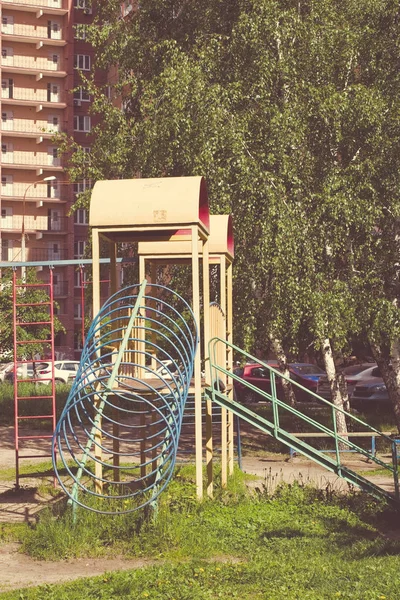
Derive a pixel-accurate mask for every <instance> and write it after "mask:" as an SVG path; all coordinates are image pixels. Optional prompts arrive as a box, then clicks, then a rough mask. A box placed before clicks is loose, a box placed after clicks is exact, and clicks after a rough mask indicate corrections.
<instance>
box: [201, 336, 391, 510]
mask: <svg viewBox="0 0 400 600" xmlns="http://www.w3.org/2000/svg"><path fill="white" fill-rule="evenodd" d="M227 344H228V342H227V341H226V340H224V339H220V338H218V337H214V338H212V339H211V340H210V378H211V383H212V384H211V386H209V387H207V389H206V390H205V393H206V394H207V396H208V397H209V398H211V399H212V400H213V402H216V403H217V404H219V405H220V406H222V407H225V408H227V409H228V410H230V411H232V412H233V413H234V414H235V415H236V416H238V417H239V418H240V419H243V420H244V421H246V422H247V423H250V424H251V425H253V426H254V427H257V429H260V430H261V431H263V432H264V433H266V434H267V435H271V436H273V437H274V438H275V439H277V440H279V441H280V442H282V443H284V444H286V445H287V446H288V447H289V448H290V449H294V450H295V451H297V452H299V453H300V454H303V455H304V456H307V457H308V458H310V459H312V460H313V461H315V462H316V463H318V464H319V465H321V466H322V467H324V468H325V469H327V470H329V471H332V472H334V473H336V474H337V475H338V476H339V477H342V478H344V479H345V480H346V481H348V482H349V483H351V484H353V485H356V486H357V487H359V488H361V489H362V490H364V491H366V492H368V493H369V494H371V495H372V496H375V497H377V498H384V499H385V500H387V501H389V502H391V503H395V505H396V506H397V507H398V508H400V491H399V479H398V457H397V443H398V442H397V441H396V439H393V438H391V437H389V436H387V435H385V434H384V433H382V432H380V431H378V430H377V429H375V428H374V427H371V426H370V425H368V424H367V423H365V422H363V421H362V420H361V419H358V418H357V417H356V416H355V415H352V414H351V413H347V412H346V411H344V410H343V409H341V408H339V407H337V406H335V405H334V404H332V403H331V402H329V401H328V400H324V399H323V398H320V397H319V396H317V394H314V393H313V392H311V391H310V390H307V389H306V388H304V387H303V386H301V385H300V384H298V383H296V382H295V381H294V380H292V379H290V382H291V384H292V385H294V386H296V387H298V388H300V389H301V390H303V391H305V392H307V393H308V394H310V397H312V396H314V397H315V399H316V400H318V402H321V403H324V404H325V405H327V406H329V408H330V410H331V421H332V426H331V427H330V426H329V425H327V424H326V423H322V422H319V421H317V420H316V418H311V417H308V416H307V415H306V414H304V413H303V412H301V411H300V410H298V408H295V407H292V406H290V405H288V404H286V403H285V402H283V401H282V400H280V399H279V397H278V393H277V384H278V383H279V382H280V380H282V379H287V378H286V377H285V376H284V375H282V373H280V372H279V371H277V370H276V369H274V368H272V367H271V366H269V365H268V364H267V363H262V362H260V361H259V360H258V359H256V358H255V357H254V356H252V355H251V354H248V353H247V352H244V350H241V349H240V348H238V347H236V346H233V345H232V350H234V351H235V353H237V355H238V356H242V357H243V359H244V360H245V361H247V362H249V361H255V362H257V363H259V364H262V365H263V367H264V368H265V369H268V370H269V378H270V382H271V391H270V392H266V391H263V390H260V389H259V388H257V387H255V386H254V385H252V384H251V383H249V382H248V381H246V380H245V379H243V378H242V377H240V376H239V375H237V374H235V373H232V374H230V373H229V375H230V376H232V377H233V379H234V380H235V381H238V382H240V383H241V385H244V386H246V387H248V388H249V389H250V390H252V391H253V392H255V393H256V394H257V395H258V396H259V397H260V398H264V399H265V400H267V401H268V402H271V404H272V420H269V419H267V418H264V417H261V416H260V415H259V414H257V413H256V412H254V411H253V410H251V409H250V408H249V407H247V406H243V405H242V404H240V403H239V402H236V401H233V400H232V399H231V398H228V397H227V396H226V394H225V393H224V390H223V389H221V386H220V385H219V381H220V379H221V375H223V374H225V375H227V374H228V373H227V371H226V367H223V366H221V363H220V361H219V359H218V355H219V353H220V352H221V349H223V348H224V347H225V346H226V345H227ZM339 413H342V414H344V415H345V416H346V420H347V421H348V422H349V424H351V430H356V431H357V434H358V435H357V434H356V436H357V439H358V436H360V437H361V436H362V434H363V433H364V434H365V435H366V436H368V435H373V436H374V437H375V440H377V439H380V440H382V441H383V443H384V444H386V446H387V447H389V448H390V450H391V458H392V460H391V462H390V463H389V462H385V461H383V460H381V459H380V458H379V457H377V456H376V453H375V450H374V449H372V448H371V450H367V449H366V448H363V447H362V446H361V445H359V444H357V443H355V442H353V441H352V440H351V439H350V438H351V437H352V433H353V431H351V433H350V435H345V434H343V433H342V434H341V433H339V432H338V427H337V421H338V414H339ZM285 414H286V415H287V414H290V415H291V417H292V420H293V421H297V422H298V423H299V424H300V425H302V426H303V427H304V424H306V427H307V430H308V432H309V433H308V435H310V437H308V438H307V440H308V441H305V440H301V439H299V437H297V436H296V435H295V434H293V433H289V432H288V431H286V430H285V428H284V427H282V425H281V423H280V417H281V416H282V415H285ZM312 433H316V438H315V439H317V437H318V434H319V433H323V434H325V435H327V436H328V437H330V438H331V439H332V441H333V444H334V448H335V450H334V458H332V457H330V456H327V455H326V453H324V452H323V451H322V450H320V449H318V448H316V447H315V446H313V445H312V437H311V436H312ZM300 435H301V434H300ZM343 451H352V452H356V453H358V454H360V455H362V456H364V457H365V458H366V459H367V460H368V461H372V462H374V463H376V464H377V465H378V466H379V467H380V468H382V469H384V470H385V471H386V472H387V473H388V474H389V475H390V476H391V477H392V478H393V485H394V494H392V493H391V492H389V491H387V490H386V489H384V488H383V487H381V486H379V485H377V484H375V483H373V482H372V481H369V480H368V479H367V478H366V477H364V476H363V475H359V474H358V473H356V472H355V471H353V470H352V469H349V468H348V467H347V466H346V465H344V464H343V461H342V458H341V452H343Z"/></svg>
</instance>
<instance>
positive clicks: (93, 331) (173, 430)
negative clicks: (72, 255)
mask: <svg viewBox="0 0 400 600" xmlns="http://www.w3.org/2000/svg"><path fill="white" fill-rule="evenodd" d="M196 347H197V331H196V325H195V320H194V316H193V313H192V311H191V309H190V307H189V305H188V304H187V303H186V302H185V300H183V298H181V297H180V296H179V295H178V294H176V293H174V292H173V291H172V290H169V289H168V288H166V287H164V286H156V285H147V282H146V281H144V282H143V283H142V285H141V286H131V287H128V288H125V289H122V290H120V291H118V292H117V293H116V294H114V295H113V296H112V297H111V298H110V299H109V300H108V301H107V302H106V303H105V304H104V305H103V307H102V309H101V310H100V311H99V313H98V315H97V316H96V318H95V319H94V321H93V323H92V325H91V327H90V330H89V332H88V335H87V338H86V341H85V345H84V348H83V352H82V357H81V363H80V368H79V371H78V374H77V377H76V380H75V383H74V385H73V387H72V389H71V392H70V395H69V398H68V400H67V403H66V406H65V409H64V411H63V413H62V416H61V418H60V420H59V422H58V424H57V428H56V431H55V435H54V442H55V443H54V452H57V453H58V454H59V456H60V459H61V463H62V470H61V469H59V468H57V465H56V462H55V461H54V464H55V468H56V474H57V478H58V480H59V482H60V484H61V486H62V487H63V489H64V491H65V492H66V493H67V494H68V495H69V496H70V498H71V499H72V500H73V501H74V502H75V503H77V504H79V505H81V506H84V507H86V508H89V509H91V510H95V511H97V512H104V513H108V514H112V513H114V512H118V513H121V512H132V511H134V510H137V509H138V508H141V507H143V506H145V505H146V504H153V505H154V504H155V502H156V499H157V496H158V495H159V494H160V493H161V491H162V490H163V489H164V488H165V486H166V485H167V483H168V481H169V479H170V478H171V476H172V473H173V469H174V464H175V460H176V453H177V446H178V440H179V434H180V430H181V425H182V418H183V411H184V407H185V403H186V399H187V395H188V391H189V386H190V381H191V378H192V371H193V362H194V356H195V352H196ZM65 472H66V473H67V476H65V474H64V473H65ZM121 501H122V502H121Z"/></svg>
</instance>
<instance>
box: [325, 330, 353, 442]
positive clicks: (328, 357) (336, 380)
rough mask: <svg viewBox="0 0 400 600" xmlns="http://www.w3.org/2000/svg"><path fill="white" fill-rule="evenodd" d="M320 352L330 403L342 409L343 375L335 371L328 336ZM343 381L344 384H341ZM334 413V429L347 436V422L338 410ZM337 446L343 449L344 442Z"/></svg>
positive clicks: (344, 388)
mask: <svg viewBox="0 0 400 600" xmlns="http://www.w3.org/2000/svg"><path fill="white" fill-rule="evenodd" d="M322 354H323V357H324V364H325V371H326V375H327V377H328V381H329V385H330V388H331V395H332V403H333V404H334V406H337V407H338V408H341V409H343V408H344V398H343V391H344V390H345V397H347V398H346V399H347V402H348V396H347V390H346V382H345V381H344V377H343V375H342V374H341V373H340V374H338V373H337V372H336V366H335V361H334V360H333V353H332V346H331V342H330V340H329V338H326V339H325V340H324V342H323V345H322ZM343 382H344V386H343ZM335 413H336V431H337V433H339V434H340V435H341V436H342V437H345V438H347V423H346V417H345V415H344V414H343V413H342V412H340V410H337V411H335ZM339 448H340V449H341V450H344V449H345V448H346V445H345V444H340V445H339Z"/></svg>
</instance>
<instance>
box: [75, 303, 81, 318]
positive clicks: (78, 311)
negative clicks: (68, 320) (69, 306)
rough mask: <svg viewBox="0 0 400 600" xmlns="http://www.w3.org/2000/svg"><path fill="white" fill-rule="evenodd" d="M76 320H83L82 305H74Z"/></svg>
mask: <svg viewBox="0 0 400 600" xmlns="http://www.w3.org/2000/svg"><path fill="white" fill-rule="evenodd" d="M74 319H82V305H81V304H80V303H76V304H74Z"/></svg>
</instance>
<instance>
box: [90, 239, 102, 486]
mask: <svg viewBox="0 0 400 600" xmlns="http://www.w3.org/2000/svg"><path fill="white" fill-rule="evenodd" d="M99 238H100V233H99V230H98V229H92V259H93V264H92V278H93V284H92V288H93V318H94V317H95V316H96V315H97V314H98V312H99V311H100V239H99ZM99 404H100V398H99V397H98V396H96V399H95V401H94V410H95V414H96V411H97V410H98V409H99ZM101 424H102V419H100V420H99V421H98V423H97V427H96V430H95V432H94V444H95V446H94V455H95V459H96V462H95V490H96V493H97V494H101V493H102V492H103V482H102V479H103V465H102V464H101V463H102V460H103V453H102V450H101V444H102V435H101V431H100V429H101Z"/></svg>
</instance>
